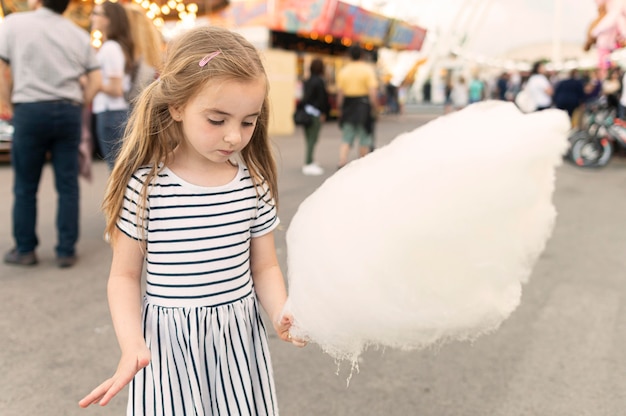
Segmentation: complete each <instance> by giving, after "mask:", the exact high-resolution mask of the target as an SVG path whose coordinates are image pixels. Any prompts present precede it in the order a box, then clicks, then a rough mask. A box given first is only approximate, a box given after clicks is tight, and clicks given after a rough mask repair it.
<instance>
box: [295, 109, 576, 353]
mask: <svg viewBox="0 0 626 416" xmlns="http://www.w3.org/2000/svg"><path fill="white" fill-rule="evenodd" d="M568 129H569V119H568V118H567V115H566V114H565V113H564V112H562V111H559V110H546V111H542V112H537V113H532V114H522V113H521V112H520V111H519V110H518V109H517V108H516V107H515V106H514V105H513V104H511V103H503V102H485V103H480V104H475V105H472V106H469V107H468V108H466V109H464V110H462V111H459V112H456V113H453V114H450V115H447V116H443V117H439V118H437V119H435V120H433V121H432V122H430V123H428V124H426V125H424V126H422V127H419V128H417V129H415V130H413V131H412V132H409V133H405V134H402V135H400V136H398V137H397V138H395V139H394V140H393V141H392V142H391V143H390V144H389V145H387V146H385V147H383V148H380V149H378V150H376V151H375V152H373V153H372V154H370V155H368V156H366V157H364V158H362V159H359V160H356V161H353V162H352V163H350V164H349V165H347V166H346V167H344V168H342V169H341V170H339V171H338V172H337V173H336V174H334V175H333V176H331V177H330V178H328V179H327V180H326V181H325V182H324V183H323V184H322V186H320V187H319V188H318V189H317V190H316V191H315V192H314V193H313V194H311V195H310V196H309V197H308V198H307V199H306V200H305V201H303V202H302V204H301V205H300V207H299V208H298V210H297V212H296V214H295V216H294V218H293V220H292V222H291V224H290V225H289V228H288V231H287V274H288V281H289V299H288V301H287V304H286V306H285V310H286V311H288V312H290V313H291V314H293V316H294V320H295V321H294V322H295V323H294V326H293V328H292V331H291V333H292V335H293V336H296V337H302V338H306V339H308V340H310V341H311V342H314V343H317V344H319V345H320V346H321V348H322V349H323V350H324V351H325V352H326V353H328V354H330V355H331V356H332V357H334V358H336V359H338V360H343V359H347V360H350V361H352V362H353V364H354V363H355V362H356V360H357V359H358V357H359V355H360V354H361V353H362V352H363V351H364V350H365V349H366V348H367V347H368V346H376V347H392V348H400V349H405V350H412V349H419V348H423V347H426V346H429V345H432V344H434V343H440V342H444V341H450V340H467V339H474V338H476V337H478V336H479V335H481V334H484V333H486V332H489V331H492V330H494V329H496V328H498V326H499V325H500V324H501V323H502V321H503V320H504V319H506V318H507V317H508V316H509V315H510V314H511V313H512V312H513V310H514V309H515V308H516V307H517V306H518V304H519V302H520V296H521V286H522V283H523V282H525V281H526V280H527V279H528V277H529V275H530V273H531V271H532V268H533V265H534V264H535V262H536V260H537V259H538V257H539V255H540V254H541V252H542V250H543V249H544V247H545V245H546V242H547V240H548V238H549V236H550V234H551V232H552V228H553V224H554V220H555V216H556V211H555V208H554V206H553V204H552V194H553V190H554V186H555V168H556V167H557V166H558V165H559V164H560V163H561V161H562V154H563V153H564V152H565V149H566V146H567V139H566V135H567V131H568Z"/></svg>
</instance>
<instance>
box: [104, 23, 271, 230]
mask: <svg viewBox="0 0 626 416" xmlns="http://www.w3.org/2000/svg"><path fill="white" fill-rule="evenodd" d="M217 51H220V53H219V54H217V55H216V56H215V57H214V58H213V59H211V60H210V61H209V62H208V63H207V64H206V65H204V66H200V65H199V62H200V61H201V60H202V59H203V58H204V57H206V56H207V55H209V54H211V53H213V52H217ZM259 77H263V78H264V79H265V80H266V83H267V85H268V88H269V83H268V81H267V74H266V73H265V68H264V66H263V63H262V62H261V58H260V56H259V53H258V51H257V50H256V49H255V48H254V46H252V44H251V43H250V42H248V41H247V40H246V39H245V38H244V37H243V36H241V35H239V34H237V33H234V32H231V31H229V30H227V29H223V28H218V27H212V26H201V27H196V28H193V29H190V30H189V31H187V32H185V33H183V34H182V35H180V36H178V37H177V38H175V39H173V40H172V41H171V42H170V44H169V45H168V48H167V52H166V54H165V61H164V64H163V68H162V71H161V76H160V78H159V79H158V80H157V81H154V82H153V83H152V84H150V85H149V86H148V87H146V88H145V89H144V91H143V92H142V93H141V95H140V96H139V98H138V101H137V102H136V104H135V107H134V109H133V111H132V113H131V115H130V118H129V121H128V124H127V127H126V131H125V133H124V138H123V144H122V148H121V150H120V153H119V155H118V157H117V160H116V162H115V166H114V168H113V171H112V172H111V175H110V177H109V180H108V183H107V188H106V191H105V196H104V201H103V204H102V208H103V211H104V215H105V218H106V229H105V234H108V235H110V236H113V235H114V231H115V227H116V223H117V220H118V218H119V215H120V211H121V209H122V206H123V203H124V195H125V192H126V187H127V185H128V182H129V180H130V178H131V176H132V175H133V173H135V172H136V171H137V170H138V169H139V168H140V167H142V166H148V167H149V168H150V169H149V172H148V174H147V176H146V177H145V178H143V179H142V181H143V183H144V186H143V189H142V193H141V195H140V197H139V201H138V205H139V206H138V218H139V219H141V218H143V213H144V212H145V207H146V202H147V192H148V188H149V184H150V183H151V181H152V179H153V178H154V177H155V176H156V175H157V174H158V172H159V170H160V169H161V168H162V166H163V165H166V164H167V163H168V161H169V157H170V155H171V153H172V151H173V150H174V148H175V147H176V146H177V145H178V144H179V143H180V142H182V140H184V136H183V131H182V127H181V124H180V123H175V122H174V120H173V119H172V116H171V115H170V112H169V107H170V106H172V107H184V105H185V104H186V103H187V102H188V101H189V100H190V99H191V98H193V97H194V95H195V94H196V93H197V92H198V91H201V90H202V89H203V88H204V86H205V84H207V83H209V82H222V81H237V82H248V81H254V80H257V79H259ZM268 119H269V103H268V95H267V91H266V94H265V99H264V101H263V106H262V108H261V114H260V115H259V117H258V120H257V123H256V127H255V129H254V133H253V134H252V139H251V140H250V143H249V144H248V145H247V146H246V147H245V148H244V149H243V150H242V151H241V159H242V160H243V162H244V164H245V165H246V166H247V167H248V170H249V172H250V176H251V177H252V181H253V183H254V184H255V185H256V186H259V185H261V183H262V182H263V180H265V182H266V183H267V186H268V187H269V191H270V195H271V197H273V198H274V200H275V201H276V202H278V192H277V187H278V186H277V174H276V163H275V161H274V156H273V154H272V149H271V144H270V141H269V136H268V132H267V125H268ZM139 227H140V229H142V227H143V224H142V223H141V220H140V222H139Z"/></svg>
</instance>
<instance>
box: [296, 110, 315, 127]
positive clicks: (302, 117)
mask: <svg viewBox="0 0 626 416" xmlns="http://www.w3.org/2000/svg"><path fill="white" fill-rule="evenodd" d="M293 122H294V123H295V124H296V126H305V127H306V126H310V125H311V123H313V116H312V115H310V114H309V113H307V112H306V111H304V107H297V108H296V112H295V113H293Z"/></svg>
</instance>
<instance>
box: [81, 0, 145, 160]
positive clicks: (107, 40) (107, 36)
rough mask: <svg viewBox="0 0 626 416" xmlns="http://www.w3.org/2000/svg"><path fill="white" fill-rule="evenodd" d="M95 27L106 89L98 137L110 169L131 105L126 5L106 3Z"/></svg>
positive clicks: (97, 106)
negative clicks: (98, 39) (128, 93)
mask: <svg viewBox="0 0 626 416" xmlns="http://www.w3.org/2000/svg"><path fill="white" fill-rule="evenodd" d="M91 27H92V29H93V30H99V31H100V32H101V33H102V41H103V42H102V46H100V49H99V50H98V54H97V56H98V62H100V66H101V68H102V87H101V89H100V91H99V92H98V94H96V96H95V97H94V100H93V106H92V109H91V111H92V112H93V114H94V115H95V123H96V136H97V139H98V145H99V147H100V152H101V154H102V156H103V157H104V159H105V160H106V162H107V164H108V165H109V168H110V169H112V168H113V164H114V163H115V158H116V156H117V154H118V153H119V148H120V145H121V140H122V135H123V134H124V129H125V127H126V121H127V119H128V109H129V102H128V100H127V99H126V97H125V96H124V93H125V92H128V91H129V90H130V88H131V73H132V70H133V65H134V56H135V49H134V48H135V47H134V44H133V39H132V36H131V33H130V24H129V22H128V16H127V15H126V10H125V9H124V6H122V5H121V4H120V3H113V2H111V1H105V2H102V3H100V4H96V5H95V6H94V8H93V11H92V12H91Z"/></svg>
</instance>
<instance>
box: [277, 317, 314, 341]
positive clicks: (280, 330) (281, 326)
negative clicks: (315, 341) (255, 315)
mask: <svg viewBox="0 0 626 416" xmlns="http://www.w3.org/2000/svg"><path fill="white" fill-rule="evenodd" d="M292 324H293V317H292V316H291V315H288V314H285V315H283V316H282V317H280V318H278V319H275V320H274V329H275V330H276V333H277V334H278V337H279V338H280V339H282V340H283V341H285V342H291V343H292V344H293V345H295V346H296V347H300V348H302V347H304V346H306V344H307V343H308V342H307V341H306V340H304V339H298V338H293V337H292V336H291V334H290V333H289V329H290V328H291V325H292Z"/></svg>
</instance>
